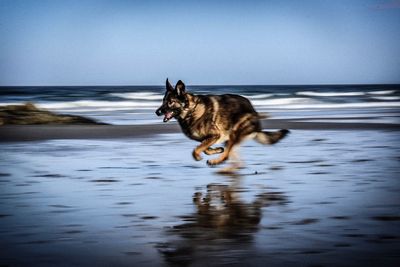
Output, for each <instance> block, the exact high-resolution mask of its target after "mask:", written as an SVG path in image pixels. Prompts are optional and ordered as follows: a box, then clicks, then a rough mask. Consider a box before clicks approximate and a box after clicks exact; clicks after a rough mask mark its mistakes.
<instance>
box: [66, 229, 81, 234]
mask: <svg viewBox="0 0 400 267" xmlns="http://www.w3.org/2000/svg"><path fill="white" fill-rule="evenodd" d="M83 232H84V231H81V230H69V231H65V232H63V234H67V235H74V234H80V233H83Z"/></svg>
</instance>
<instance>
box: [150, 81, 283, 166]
mask: <svg viewBox="0 0 400 267" xmlns="http://www.w3.org/2000/svg"><path fill="white" fill-rule="evenodd" d="M166 87H167V91H166V93H165V95H164V99H163V103H162V105H161V107H160V108H158V109H157V111H156V114H157V115H158V116H161V115H164V122H167V121H169V120H170V119H172V118H175V119H177V120H178V122H179V125H180V126H181V128H182V131H183V133H184V134H185V135H186V136H187V137H189V138H190V139H193V140H196V141H199V142H201V144H200V145H199V146H197V147H196V148H195V149H194V150H193V158H194V159H195V160H201V159H202V158H201V153H203V152H204V153H205V154H207V155H212V154H217V153H221V155H220V156H219V157H218V158H215V159H211V160H208V161H207V164H208V165H217V164H220V163H222V162H224V161H225V160H227V159H228V158H231V157H235V154H234V152H233V148H234V147H235V146H237V145H239V144H240V143H241V142H242V141H243V140H245V139H247V138H254V139H255V140H256V141H257V142H259V143H261V144H275V143H277V142H278V141H279V140H281V139H282V138H283V137H285V135H286V134H287V133H288V132H289V131H288V130H280V131H276V132H267V131H262V128H261V123H260V118H261V116H260V115H259V114H258V113H257V112H256V111H255V110H254V108H253V106H252V105H251V103H250V101H249V100H248V99H246V98H244V97H242V96H239V95H233V94H226V95H195V94H190V93H187V92H186V89H185V84H184V83H183V82H182V81H180V80H179V81H178V83H177V84H176V86H175V88H173V86H172V85H171V84H170V83H169V81H168V79H167V81H166ZM222 142H225V148H223V147H217V148H212V147H211V146H212V145H214V144H218V143H222Z"/></svg>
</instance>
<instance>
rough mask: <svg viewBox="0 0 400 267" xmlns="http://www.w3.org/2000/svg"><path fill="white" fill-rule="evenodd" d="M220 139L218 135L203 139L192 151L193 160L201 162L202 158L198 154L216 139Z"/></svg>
mask: <svg viewBox="0 0 400 267" xmlns="http://www.w3.org/2000/svg"><path fill="white" fill-rule="evenodd" d="M219 138H220V135H219V134H218V135H212V136H210V137H208V138H206V139H204V140H203V141H202V142H201V144H200V145H198V146H197V147H196V148H195V149H194V150H193V153H192V155H193V158H194V159H195V160H197V161H199V160H202V157H201V156H200V154H201V153H202V152H204V151H205V150H206V149H207V148H209V147H210V146H212V145H213V144H215V143H216V142H217V141H218V139H219Z"/></svg>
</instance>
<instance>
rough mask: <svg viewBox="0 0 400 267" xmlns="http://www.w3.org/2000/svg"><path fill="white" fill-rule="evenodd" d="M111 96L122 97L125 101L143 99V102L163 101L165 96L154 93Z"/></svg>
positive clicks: (113, 94) (114, 94)
mask: <svg viewBox="0 0 400 267" xmlns="http://www.w3.org/2000/svg"><path fill="white" fill-rule="evenodd" d="M109 95H110V96H115V97H120V98H124V99H141V100H162V99H163V97H164V96H163V95H161V94H157V93H152V92H135V93H111V94H109Z"/></svg>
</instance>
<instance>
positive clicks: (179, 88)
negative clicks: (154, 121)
mask: <svg viewBox="0 0 400 267" xmlns="http://www.w3.org/2000/svg"><path fill="white" fill-rule="evenodd" d="M186 105H187V99H186V91H185V84H184V83H183V82H182V81H181V80H179V81H178V82H177V83H176V86H175V88H174V87H173V86H172V85H171V84H170V82H169V81H168V79H167V81H166V92H165V95H164V99H163V102H162V105H161V106H160V107H159V108H158V109H157V110H156V114H157V116H161V115H164V120H163V121H164V122H168V121H169V120H170V119H172V118H175V117H177V116H179V114H181V112H182V111H183V109H184V108H185V107H186Z"/></svg>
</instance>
